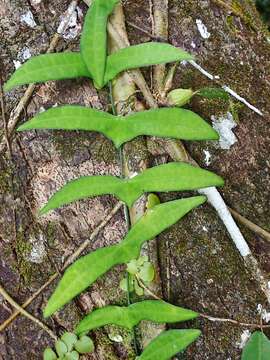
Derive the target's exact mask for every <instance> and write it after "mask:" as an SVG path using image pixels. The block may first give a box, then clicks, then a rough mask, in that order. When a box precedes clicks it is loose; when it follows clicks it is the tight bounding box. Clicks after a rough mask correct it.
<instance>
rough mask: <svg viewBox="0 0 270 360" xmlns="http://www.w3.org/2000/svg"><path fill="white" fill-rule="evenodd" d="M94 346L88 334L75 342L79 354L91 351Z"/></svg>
mask: <svg viewBox="0 0 270 360" xmlns="http://www.w3.org/2000/svg"><path fill="white" fill-rule="evenodd" d="M94 348H95V346H94V343H93V341H92V339H91V338H90V337H89V336H85V335H84V336H82V337H81V338H80V339H79V340H78V341H77V342H76V344H75V349H76V350H77V351H78V352H79V353H80V354H86V353H89V352H92V351H93V350H94Z"/></svg>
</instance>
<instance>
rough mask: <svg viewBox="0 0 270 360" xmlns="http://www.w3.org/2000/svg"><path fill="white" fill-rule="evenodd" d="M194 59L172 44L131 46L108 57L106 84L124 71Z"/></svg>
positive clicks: (154, 43)
mask: <svg viewBox="0 0 270 360" xmlns="http://www.w3.org/2000/svg"><path fill="white" fill-rule="evenodd" d="M192 59H193V56H192V55H190V54H189V53H187V52H186V51H184V50H182V49H179V48H176V47H175V46H172V45H170V44H165V43H158V42H149V43H144V44H139V45H133V46H129V47H126V48H124V49H121V50H119V51H117V52H115V53H113V54H112V55H109V56H108V58H107V67H106V73H105V81H104V83H105V84H107V82H108V81H109V80H112V79H113V78H115V76H116V75H117V74H119V73H120V72H122V71H124V70H129V69H135V68H139V67H143V66H150V65H155V64H164V63H170V62H173V61H182V60H192Z"/></svg>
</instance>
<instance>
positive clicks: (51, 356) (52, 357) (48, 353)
mask: <svg viewBox="0 0 270 360" xmlns="http://www.w3.org/2000/svg"><path fill="white" fill-rule="evenodd" d="M43 360H57V356H56V354H55V352H54V351H53V350H52V349H51V348H49V347H48V348H46V349H45V350H44V353H43Z"/></svg>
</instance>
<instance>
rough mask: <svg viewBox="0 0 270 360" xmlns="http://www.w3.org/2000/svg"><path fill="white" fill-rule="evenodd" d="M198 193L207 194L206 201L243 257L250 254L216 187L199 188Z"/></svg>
mask: <svg viewBox="0 0 270 360" xmlns="http://www.w3.org/2000/svg"><path fill="white" fill-rule="evenodd" d="M199 193H200V194H203V195H205V196H207V199H208V202H209V203H210V204H211V205H212V206H213V207H214V208H215V209H216V211H217V213H218V215H219V217H220V218H221V220H222V221H223V223H224V225H225V226H226V228H227V230H228V232H229V234H230V236H231V238H232V240H233V242H234V244H235V246H236V247H237V249H238V250H239V252H240V254H241V255H242V256H243V257H246V256H247V255H250V254H251V251H250V249H249V246H248V244H247V242H246V240H245V239H244V237H243V235H242V234H241V232H240V230H239V228H238V226H237V225H236V223H235V221H234V220H233V218H232V215H231V213H230V212H229V210H228V208H227V206H226V204H225V202H224V200H223V199H222V197H221V195H220V193H219V192H218V191H217V189H216V188H215V187H209V188H206V189H200V190H199Z"/></svg>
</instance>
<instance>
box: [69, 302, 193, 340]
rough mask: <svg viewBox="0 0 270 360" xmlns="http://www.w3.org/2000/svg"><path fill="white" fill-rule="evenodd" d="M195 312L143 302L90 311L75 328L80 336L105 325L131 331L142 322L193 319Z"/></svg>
mask: <svg viewBox="0 0 270 360" xmlns="http://www.w3.org/2000/svg"><path fill="white" fill-rule="evenodd" d="M197 316H198V314H197V313H196V312H193V311H191V310H187V309H183V308H181V307H178V306H174V305H171V304H168V303H166V302H165V301H162V300H145V301H141V302H138V303H134V304H132V305H129V306H127V307H124V306H105V307H103V308H100V309H97V310H94V311H92V312H91V313H90V314H88V315H87V316H86V317H85V318H84V319H83V320H82V321H81V322H80V323H79V325H78V326H77V327H76V330H75V331H76V333H77V334H81V333H84V332H89V331H91V330H93V329H97V328H100V327H102V326H105V325H110V324H114V325H118V326H123V327H126V328H128V329H132V328H133V327H134V326H135V325H137V324H139V323H140V322H141V321H142V320H148V321H152V322H154V323H175V322H180V321H186V320H191V319H194V318H196V317H197Z"/></svg>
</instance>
